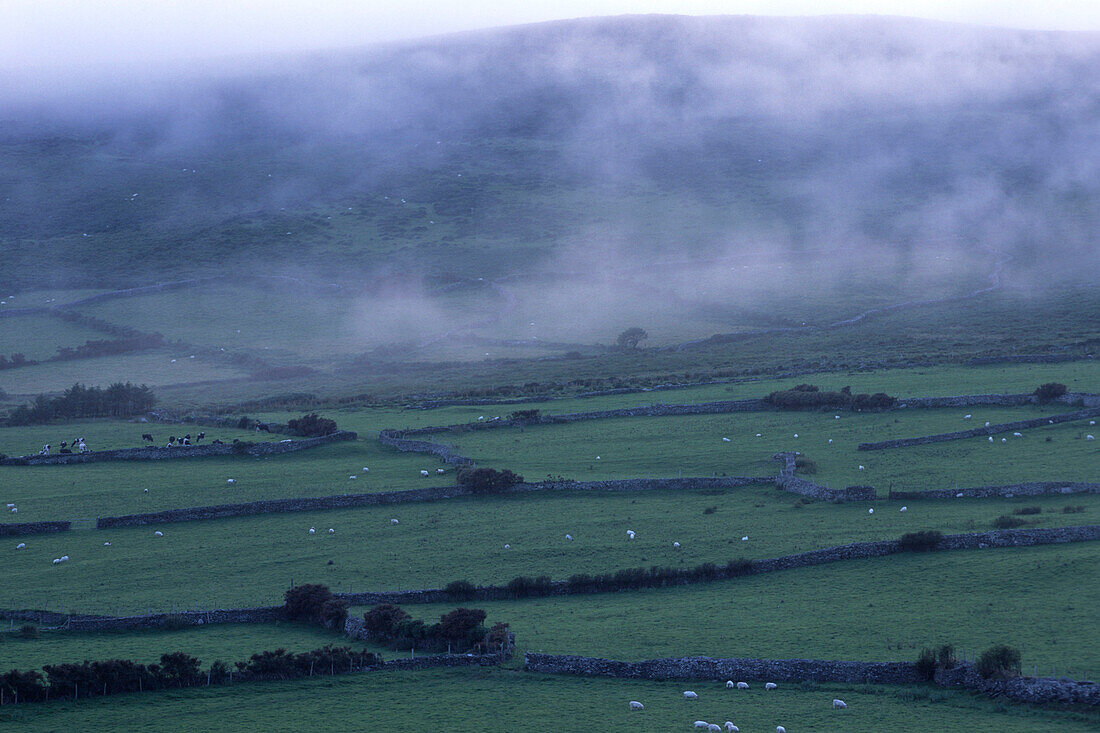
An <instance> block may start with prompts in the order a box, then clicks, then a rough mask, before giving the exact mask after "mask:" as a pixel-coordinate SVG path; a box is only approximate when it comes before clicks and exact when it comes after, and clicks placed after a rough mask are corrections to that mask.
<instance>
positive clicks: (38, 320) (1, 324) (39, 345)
mask: <svg viewBox="0 0 1100 733" xmlns="http://www.w3.org/2000/svg"><path fill="white" fill-rule="evenodd" d="M102 338H106V337H105V336H104V334H102V333H100V332H99V331H94V330H92V329H90V328H87V327H85V326H80V325H77V324H75V323H67V322H65V321H63V320H61V319H60V318H53V317H51V316H18V317H12V318H0V354H3V355H4V356H9V357H10V356H11V355H12V354H15V353H22V354H23V356H25V357H26V358H28V359H32V360H40V359H48V358H50V357H51V356H56V355H57V349H58V347H60V346H79V345H81V344H83V343H84V342H85V341H87V340H89V339H93V340H94V339H102ZM28 368H30V367H28ZM0 379H3V373H2V372H0Z"/></svg>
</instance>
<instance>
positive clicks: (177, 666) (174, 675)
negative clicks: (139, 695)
mask: <svg viewBox="0 0 1100 733" xmlns="http://www.w3.org/2000/svg"><path fill="white" fill-rule="evenodd" d="M160 673H161V677H162V678H163V679H164V683H165V684H166V685H169V686H173V687H189V686H190V685H193V684H195V682H197V681H198V679H199V660H198V659H196V658H195V657H192V656H191V655H189V654H184V653H183V652H172V653H171V654H162V655H161V656H160Z"/></svg>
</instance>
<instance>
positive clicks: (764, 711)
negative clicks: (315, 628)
mask: <svg viewBox="0 0 1100 733" xmlns="http://www.w3.org/2000/svg"><path fill="white" fill-rule="evenodd" d="M689 688H692V689H695V690H697V692H698V693H699V699H698V700H695V701H685V700H684V699H683V697H682V695H681V693H682V691H683V690H684V689H689ZM834 697H840V698H843V699H844V700H845V702H847V703H848V709H847V710H844V711H837V712H834V711H833V710H832V709H831V701H832V699H833V698H834ZM630 700H640V701H642V702H643V703H644V704H645V710H644V711H640V712H638V711H630V710H629V709H628V706H627V702H628V701H630ZM703 718H705V719H707V720H714V721H717V722H718V723H722V722H723V721H725V720H733V721H735V722H736V723H737V724H738V725H739V726H740V727H741V730H743V731H746V732H748V731H771V730H774V727H775V726H776V725H780V724H781V725H784V726H786V727H787V729H788V730H790V731H792V732H793V731H833V730H837V729H838V726H841V727H842V729H843V730H845V731H851V732H852V733H879V731H883V730H922V729H926V728H928V727H929V726H934V728H935V729H936V730H937V731H944V732H945V733H947V732H951V733H954V732H958V733H964V732H966V733H968V732H969V731H974V730H997V731H1004V733H1024V732H1025V731H1026V732H1028V733H1030V732H1031V731H1036V730H1056V731H1082V732H1083V731H1090V730H1095V726H1096V725H1097V720H1096V717H1095V715H1093V714H1086V713H1074V712H1067V711H1059V710H1044V709H1039V708H1032V707H1027V706H1022V705H1012V704H1005V703H1000V702H996V701H992V700H987V699H983V698H980V697H976V696H973V695H970V694H967V693H963V692H959V691H955V690H941V689H936V688H931V687H924V686H921V687H904V688H897V687H875V686H864V685H855V686H841V685H816V684H803V685H783V686H781V687H780V688H779V689H778V690H775V691H771V692H769V693H767V694H764V693H763V692H762V691H757V692H749V693H744V694H742V693H730V692H728V691H727V690H725V689H724V688H723V687H721V686H720V684H719V683H716V682H713V681H712V682H682V681H668V682H655V681H641V680H612V679H593V678H581V677H569V676H547V675H537V674H528V673H523V672H516V671H508V670H503V671H502V670H496V669H472V670H467V669H448V670H444V669H437V670H422V671H416V672H371V673H367V674H365V675H347V676H338V677H333V678H322V679H315V680H301V681H295V682H259V683H247V684H239V685H235V686H232V687H228V688H198V689H189V690H180V691H177V692H158V693H149V694H137V695H124V696H117V697H109V698H102V699H92V700H82V701H80V702H76V703H74V702H60V703H57V702H55V703H48V704H42V705H27V706H25V707H19V708H15V707H5V708H3V709H2V710H0V723H2V722H7V723H9V724H16V725H17V726H18V727H19V729H20V730H25V731H28V733H30V732H33V731H55V730H63V729H70V730H71V729H73V728H74V727H75V728H82V729H95V730H109V729H119V728H125V729H126V730H133V731H144V730H149V731H152V730H157V731H176V730H178V731H187V732H188V733H202V732H206V731H210V732H214V731H224V730H259V729H263V730H269V731H299V730H302V729H303V728H304V727H309V726H311V725H314V724H316V722H317V721H322V720H323V721H325V722H326V724H327V725H331V726H333V727H335V728H338V729H340V730H347V731H380V730H405V729H409V728H415V729H420V730H445V731H448V732H449V733H481V732H482V731H493V732H496V731H499V732H500V733H505V732H507V733H511V732H512V731H517V730H527V729H539V730H553V731H560V732H561V733H583V732H585V731H590V730H593V729H599V730H606V731H614V732H622V733H627V732H628V731H637V730H646V731H651V730H652V731H657V730H691V725H692V722H693V721H694V720H699V719H703Z"/></svg>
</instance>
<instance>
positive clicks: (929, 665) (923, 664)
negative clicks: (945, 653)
mask: <svg viewBox="0 0 1100 733" xmlns="http://www.w3.org/2000/svg"><path fill="white" fill-rule="evenodd" d="M916 666H917V674H919V675H920V676H921V679H924V680H928V681H931V680H932V678H933V677H935V676H936V653H935V652H934V651H932V650H931V649H927V648H926V649H921V650H920V655H919V656H918V657H917V663H916Z"/></svg>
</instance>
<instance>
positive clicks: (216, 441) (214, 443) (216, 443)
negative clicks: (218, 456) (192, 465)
mask: <svg viewBox="0 0 1100 733" xmlns="http://www.w3.org/2000/svg"><path fill="white" fill-rule="evenodd" d="M210 445H225V443H223V442H221V441H220V440H218V439H217V438H215V439H214V440H211V441H210Z"/></svg>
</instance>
